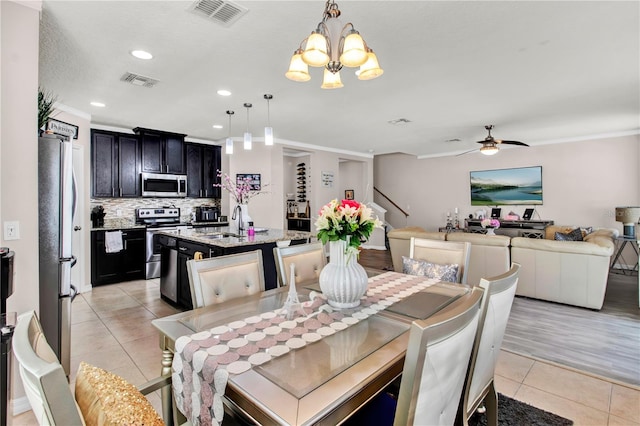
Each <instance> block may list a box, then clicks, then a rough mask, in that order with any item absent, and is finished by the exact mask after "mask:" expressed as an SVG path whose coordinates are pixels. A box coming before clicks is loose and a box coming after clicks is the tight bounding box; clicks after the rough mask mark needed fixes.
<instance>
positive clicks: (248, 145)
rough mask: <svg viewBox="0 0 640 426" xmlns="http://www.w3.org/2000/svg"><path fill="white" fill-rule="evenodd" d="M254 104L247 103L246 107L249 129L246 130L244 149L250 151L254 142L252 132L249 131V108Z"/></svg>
mask: <svg viewBox="0 0 640 426" xmlns="http://www.w3.org/2000/svg"><path fill="white" fill-rule="evenodd" d="M252 106H253V105H251V104H250V103H245V104H244V107H245V108H246V109H247V131H246V132H244V149H245V150H246V151H250V150H251V147H252V142H253V139H252V137H251V132H250V131H249V108H251V107H252Z"/></svg>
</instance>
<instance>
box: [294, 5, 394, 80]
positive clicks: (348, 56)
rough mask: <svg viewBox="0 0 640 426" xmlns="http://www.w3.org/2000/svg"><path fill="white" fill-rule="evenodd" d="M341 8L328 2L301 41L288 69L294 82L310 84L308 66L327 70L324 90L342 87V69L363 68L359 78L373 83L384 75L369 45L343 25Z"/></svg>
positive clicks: (356, 32)
mask: <svg viewBox="0 0 640 426" xmlns="http://www.w3.org/2000/svg"><path fill="white" fill-rule="evenodd" d="M339 16H340V9H338V5H337V4H336V3H335V1H333V0H328V1H327V3H326V5H325V9H324V14H323V17H322V21H321V22H320V23H319V24H318V27H317V28H316V29H315V31H313V32H312V33H311V35H309V37H307V38H305V39H304V40H302V42H301V43H300V46H299V47H298V49H297V50H296V51H295V52H293V56H292V57H291V62H290V64H289V70H288V71H287V72H286V74H285V76H286V77H287V78H288V79H290V80H293V81H309V80H311V76H310V75H309V65H311V66H312V67H324V77H323V81H322V86H320V87H322V88H323V89H337V88H340V87H343V86H344V85H343V84H342V81H341V79H340V70H341V69H342V67H343V66H346V67H352V68H355V67H360V69H359V70H358V71H356V75H357V76H358V79H360V80H371V79H374V78H376V77H379V76H381V75H382V73H383V72H384V71H383V70H382V68H380V65H379V64H378V58H377V57H376V54H375V53H374V52H373V50H372V49H371V48H369V47H368V46H367V43H365V41H364V39H363V38H362V37H361V36H360V33H359V32H358V31H356V30H355V28H354V27H353V24H352V23H350V22H349V23H347V24H345V25H343V24H342V21H340V19H338V18H339Z"/></svg>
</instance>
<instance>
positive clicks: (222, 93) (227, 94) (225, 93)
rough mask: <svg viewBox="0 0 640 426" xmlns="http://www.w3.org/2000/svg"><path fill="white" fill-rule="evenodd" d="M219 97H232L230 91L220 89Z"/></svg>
mask: <svg viewBox="0 0 640 426" xmlns="http://www.w3.org/2000/svg"><path fill="white" fill-rule="evenodd" d="M217 93H218V95H220V96H231V92H230V91H228V90H224V89H220V90H218V92H217Z"/></svg>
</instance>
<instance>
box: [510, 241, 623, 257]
mask: <svg viewBox="0 0 640 426" xmlns="http://www.w3.org/2000/svg"><path fill="white" fill-rule="evenodd" d="M511 247H520V248H527V249H531V250H542V251H552V252H558V253H574V254H592V255H596V256H608V257H610V256H611V255H612V254H613V249H614V243H613V241H612V240H611V239H610V238H607V237H603V236H600V237H593V238H591V239H590V240H589V241H588V242H587V241H554V240H540V239H537V238H525V237H514V238H512V239H511ZM512 255H513V252H512ZM512 260H514V259H513V257H512ZM514 262H515V260H514Z"/></svg>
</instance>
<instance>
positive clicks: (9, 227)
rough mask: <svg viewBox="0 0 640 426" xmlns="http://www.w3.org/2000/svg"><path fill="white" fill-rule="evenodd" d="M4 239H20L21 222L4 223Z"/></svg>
mask: <svg viewBox="0 0 640 426" xmlns="http://www.w3.org/2000/svg"><path fill="white" fill-rule="evenodd" d="M4 239H5V241H9V240H19V239H20V222H18V221H7V222H5V223H4Z"/></svg>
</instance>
